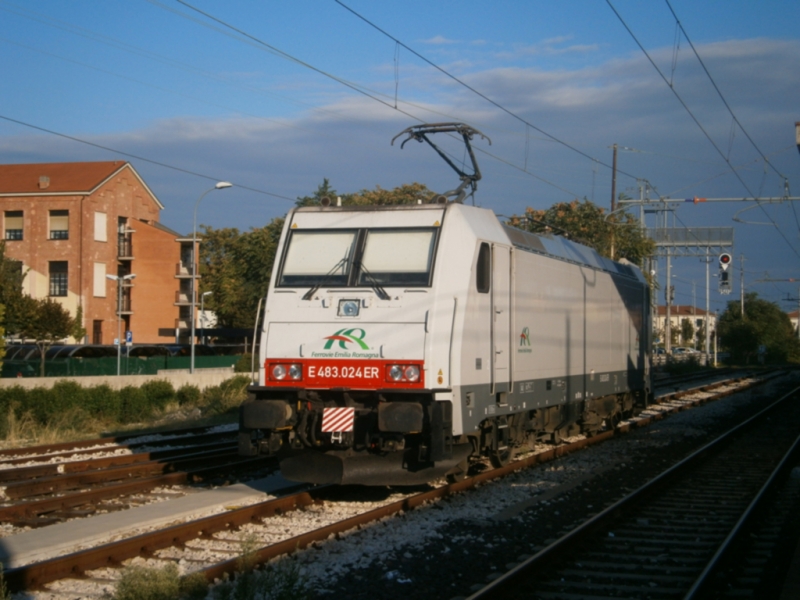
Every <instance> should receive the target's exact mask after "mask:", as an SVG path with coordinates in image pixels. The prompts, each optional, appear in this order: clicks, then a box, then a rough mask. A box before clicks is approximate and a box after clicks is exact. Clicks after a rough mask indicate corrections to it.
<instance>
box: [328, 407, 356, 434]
mask: <svg viewBox="0 0 800 600" xmlns="http://www.w3.org/2000/svg"><path fill="white" fill-rule="evenodd" d="M355 420H356V409H355V408H349V407H336V408H325V409H323V411H322V432H323V433H326V432H338V431H353V423H355Z"/></svg>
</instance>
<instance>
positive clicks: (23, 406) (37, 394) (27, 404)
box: [14, 387, 53, 425]
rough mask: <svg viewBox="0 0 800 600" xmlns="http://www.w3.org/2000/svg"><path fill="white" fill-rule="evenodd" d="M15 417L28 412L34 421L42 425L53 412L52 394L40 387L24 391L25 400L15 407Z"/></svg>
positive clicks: (50, 391)
mask: <svg viewBox="0 0 800 600" xmlns="http://www.w3.org/2000/svg"><path fill="white" fill-rule="evenodd" d="M14 412H16V414H17V417H21V416H22V415H23V413H25V412H30V413H31V416H32V417H33V418H34V420H35V421H36V422H37V423H39V424H41V425H44V424H45V423H47V421H48V419H49V417H50V415H51V414H52V412H53V392H52V390H48V389H45V388H41V387H36V388H33V389H29V390H26V393H25V398H24V400H23V401H22V402H20V403H19V404H18V405H17V406H16V407H15V411H14Z"/></svg>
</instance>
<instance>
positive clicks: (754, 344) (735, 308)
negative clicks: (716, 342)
mask: <svg viewBox="0 0 800 600" xmlns="http://www.w3.org/2000/svg"><path fill="white" fill-rule="evenodd" d="M744 309H745V314H744V317H742V310H741V302H740V301H739V300H733V301H731V302H728V306H727V307H726V309H725V312H723V313H722V316H721V317H720V319H719V327H718V331H719V337H720V342H721V344H722V347H723V348H725V349H726V350H728V351H729V352H730V353H731V357H732V358H733V360H734V361H737V362H744V363H745V364H748V363H749V362H750V361H751V360H752V359H754V358H755V357H756V355H757V354H758V350H759V347H762V346H763V347H764V348H765V350H766V360H767V361H769V362H787V361H790V362H800V342H798V340H797V338H796V337H795V335H794V328H793V327H792V323H791V321H790V320H789V316H788V315H787V314H786V313H785V312H783V311H782V310H781V309H780V307H778V305H777V304H775V303H773V302H769V301H767V300H763V299H761V298H759V297H758V294H756V293H754V292H751V293H748V294H745V301H744Z"/></svg>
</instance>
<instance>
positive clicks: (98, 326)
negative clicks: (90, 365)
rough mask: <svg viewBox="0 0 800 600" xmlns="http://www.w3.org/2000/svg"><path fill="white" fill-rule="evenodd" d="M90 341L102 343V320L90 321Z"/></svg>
mask: <svg viewBox="0 0 800 600" xmlns="http://www.w3.org/2000/svg"><path fill="white" fill-rule="evenodd" d="M92 343H93V344H102V343H103V322H102V321H97V320H95V321H92Z"/></svg>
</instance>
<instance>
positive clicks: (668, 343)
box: [664, 252, 673, 354]
mask: <svg viewBox="0 0 800 600" xmlns="http://www.w3.org/2000/svg"><path fill="white" fill-rule="evenodd" d="M670 258H671V256H670V254H669V252H667V287H666V289H665V290H664V293H665V295H666V298H665V300H666V303H667V306H666V309H667V311H666V313H667V315H666V316H667V320H666V323H665V325H664V337H665V338H666V339H665V340H664V352H666V353H667V354H670V353H671V352H672V315H671V314H670V313H671V312H672V311H671V308H672V293H673V289H672V286H671V285H670V279H671V276H672V261H670Z"/></svg>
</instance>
